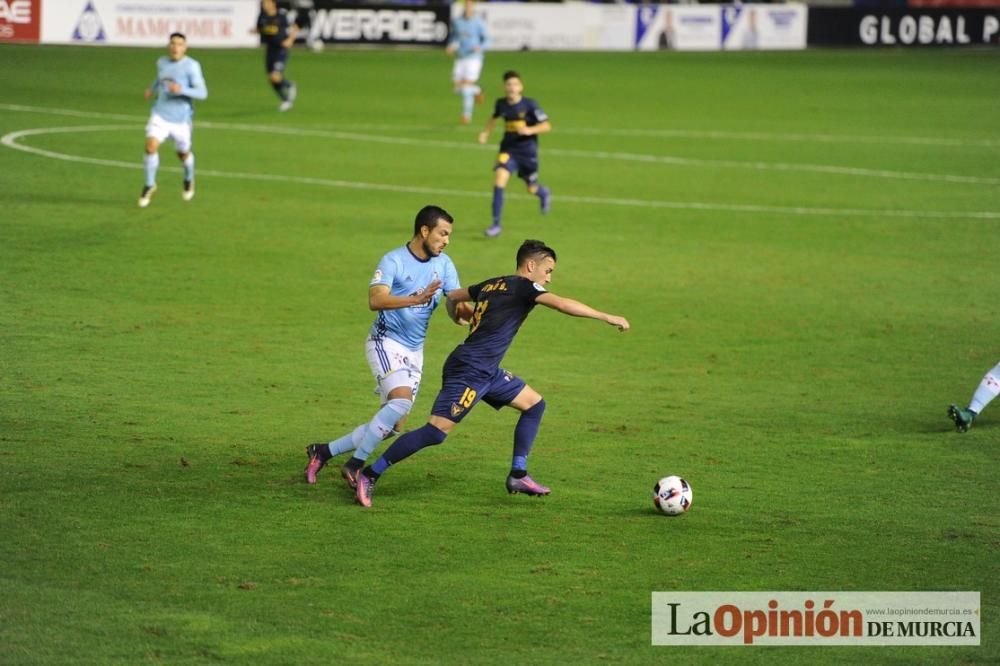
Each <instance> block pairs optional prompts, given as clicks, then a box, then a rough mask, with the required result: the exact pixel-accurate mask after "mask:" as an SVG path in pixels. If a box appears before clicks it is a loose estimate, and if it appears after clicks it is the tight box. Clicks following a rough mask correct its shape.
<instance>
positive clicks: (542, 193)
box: [538, 187, 552, 215]
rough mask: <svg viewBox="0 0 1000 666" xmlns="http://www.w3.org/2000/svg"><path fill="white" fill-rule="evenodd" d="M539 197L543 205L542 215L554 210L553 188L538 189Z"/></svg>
mask: <svg viewBox="0 0 1000 666" xmlns="http://www.w3.org/2000/svg"><path fill="white" fill-rule="evenodd" d="M538 199H539V201H540V203H541V207H542V215H547V214H548V212H549V211H550V210H552V190H550V189H549V188H547V187H541V188H539V189H538Z"/></svg>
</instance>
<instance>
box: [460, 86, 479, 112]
mask: <svg viewBox="0 0 1000 666" xmlns="http://www.w3.org/2000/svg"><path fill="white" fill-rule="evenodd" d="M475 97H476V87H475V86H462V115H463V116H465V117H466V118H471V117H472V105H473V102H474V101H475Z"/></svg>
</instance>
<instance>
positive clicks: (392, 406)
mask: <svg viewBox="0 0 1000 666" xmlns="http://www.w3.org/2000/svg"><path fill="white" fill-rule="evenodd" d="M412 408H413V401H412V400H407V399H406V398H393V399H392V400H390V401H389V402H387V403H385V405H384V406H383V407H382V409H380V410H379V412H378V414H376V415H375V418H373V419H372V420H371V423H369V424H368V428H367V429H366V430H365V434H364V437H363V438H362V440H361V443H360V444H358V448H357V450H356V451H355V452H354V457H355V458H357V459H358V460H368V456H370V455H371V454H372V451H374V450H375V447H376V446H378V443H379V442H381V441H382V440H384V439H387V438H389V437H391V436H392V435H394V434H395V432H396V431H395V430H393V428H395V426H396V423H397V422H399V420H400V419H401V418H403V417H404V416H406V415H407V414H409V413H410V409H412Z"/></svg>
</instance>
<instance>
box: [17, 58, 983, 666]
mask: <svg viewBox="0 0 1000 666" xmlns="http://www.w3.org/2000/svg"><path fill="white" fill-rule="evenodd" d="M161 53H162V51H156V50H138V49H134V50H130V49H110V48H109V49H101V48H73V47H63V48H56V47H26V46H9V45H8V46H3V47H0V68H2V70H3V75H2V80H3V86H2V88H0V135H3V136H4V137H5V138H4V144H3V145H0V210H2V213H0V220H2V222H0V232H2V240H0V302H2V307H0V537H2V538H0V662H3V663H9V664H43V663H45V664H68V663H81V664H136V663H147V662H148V663H215V662H224V663H245V664H304V663H327V664H331V663H332V664H336V663H420V664H439V663H454V664H467V663H483V664H486V663H514V662H517V663H532V664H563V663H602V662H607V663H634V664H651V663H668V662H675V661H683V662H688V663H747V662H753V663H762V664H764V663H766V664H771V663H776V664H803V663H828V664H835V663H896V664H910V663H925V664H942V663H950V664H960V663H963V664H987V663H997V661H998V660H1000V647H998V642H997V630H998V629H1000V625H998V623H997V621H996V617H997V614H998V613H1000V601H998V598H1000V493H998V492H997V490H998V482H997V479H998V478H1000V474H998V472H1000V404H996V405H993V406H992V407H991V408H989V409H987V410H986V411H985V412H984V413H983V415H982V417H981V419H980V420H979V421H978V422H977V424H976V425H975V427H974V428H973V429H972V430H971V431H970V432H968V433H966V434H964V435H960V434H958V433H956V432H954V430H953V428H952V427H951V424H950V422H949V421H948V419H947V417H946V415H945V410H946V408H947V406H948V404H949V403H951V402H958V403H963V404H964V403H966V402H967V401H968V399H969V397H970V395H971V393H972V391H973V390H974V388H975V387H976V385H977V384H978V383H979V381H980V379H981V378H982V376H983V374H984V373H985V372H986V371H987V370H988V369H989V368H991V367H992V366H993V365H994V364H995V363H996V362H997V361H998V360H1000V346H998V341H1000V302H998V299H997V296H998V294H1000V272H998V256H1000V253H998V250H1000V124H998V122H997V119H998V118H1000V95H998V94H997V90H1000V52H998V51H996V50H993V51H989V50H986V51H977V50H969V51H958V50H956V51H934V52H931V51H901V50H900V51H897V50H885V51H877V52H875V51H870V52H860V51H851V50H844V51H824V50H811V51H806V52H799V53H782V54H777V53H774V54H765V53H741V54H739V53H726V54H677V53H662V54H659V53H658V54H646V53H625V54H555V53H493V54H490V55H489V56H488V58H487V64H486V68H485V71H484V77H483V81H484V85H485V87H486V89H487V92H488V94H487V97H488V98H495V97H496V96H499V95H500V93H501V85H500V74H501V72H502V71H503V70H505V69H507V68H516V69H519V70H521V72H522V74H523V77H524V81H525V84H526V94H527V95H529V96H533V97H536V98H537V99H539V100H540V102H541V103H542V106H543V108H544V109H545V110H546V111H547V112H548V113H549V115H550V116H551V118H552V122H553V125H554V131H553V132H552V133H551V134H550V135H547V136H544V137H543V138H542V151H541V165H542V180H543V182H545V183H546V184H547V185H549V186H551V188H552V190H553V192H554V195H555V198H554V205H553V210H552V212H551V214H550V215H549V216H547V217H544V218H543V217H542V216H540V215H539V213H538V210H537V202H536V200H534V199H533V198H531V197H528V196H526V195H525V194H524V189H523V187H521V186H520V184H519V183H517V182H514V181H512V183H511V187H510V189H509V192H510V194H511V196H510V197H509V199H508V205H507V211H506V221H507V224H506V231H505V232H504V234H503V235H502V236H501V237H500V238H498V239H496V240H495V241H488V240H487V239H485V238H483V236H482V234H481V232H482V230H483V228H485V226H487V224H488V223H489V201H490V199H489V196H490V192H491V187H492V180H491V178H492V177H491V172H490V168H491V164H492V159H493V155H494V153H495V149H496V142H495V141H492V140H491V145H490V146H479V145H477V144H476V141H475V137H476V133H477V132H478V130H479V128H480V127H481V124H482V123H483V122H484V121H485V118H486V115H487V109H486V108H484V107H480V108H478V109H477V111H476V117H475V119H474V122H473V125H472V126H471V127H464V128H463V127H460V126H458V124H457V120H458V117H459V113H460V108H459V98H458V97H456V96H454V95H453V94H451V92H450V83H449V74H450V65H449V61H448V60H447V59H446V58H445V56H444V55H443V54H441V53H439V52H413V51H382V50H327V51H326V52H324V53H321V54H314V53H308V52H304V51H296V52H295V53H294V54H293V57H292V59H291V62H290V64H289V74H290V77H291V78H293V79H295V80H296V81H297V82H298V85H299V91H300V93H299V100H298V102H297V103H296V106H295V108H294V110H293V111H291V112H289V113H287V114H279V113H277V104H278V100H277V98H276V97H275V96H274V95H273V93H272V91H271V89H270V87H269V86H268V85H267V82H266V81H265V78H264V73H263V63H262V60H263V56H262V54H261V53H259V52H256V51H230V52H216V51H208V50H200V49H198V48H197V46H196V45H193V46H192V48H191V51H190V55H192V56H194V57H196V58H198V59H200V61H201V62H202V64H203V66H204V70H205V74H206V77H207V80H208V84H209V89H210V95H209V98H208V100H206V101H204V102H201V103H199V104H198V105H197V109H198V110H197V120H196V130H195V153H196V155H197V168H198V170H199V171H198V173H199V175H198V181H197V184H198V194H197V197H196V198H195V199H194V201H192V202H190V203H185V202H183V201H182V200H181V198H180V175H179V171H177V170H176V167H177V162H176V158H175V157H174V155H173V154H172V150H171V148H170V146H166V147H165V148H164V149H162V150H161V164H162V167H163V168H162V169H161V173H160V190H159V192H158V194H157V195H156V197H155V198H154V200H153V203H152V205H151V206H150V207H149V208H148V209H145V210H140V209H139V208H138V207H137V206H136V198H137V197H138V194H139V190H140V189H141V185H142V172H141V170H140V168H139V167H140V165H141V153H142V142H143V131H142V130H143V126H144V124H145V120H146V117H147V115H148V107H147V105H146V103H145V102H144V101H143V99H142V91H143V89H144V87H145V86H147V85H148V84H149V82H150V81H151V79H152V77H153V75H154V73H155V69H154V61H155V58H156V57H158V56H159V55H160V54H161ZM487 106H488V105H487ZM27 130H32V131H33V132H26V131H27ZM494 139H498V136H497V135H494ZM29 151H33V152H29ZM426 203H438V204H440V205H443V206H444V207H445V208H447V209H448V210H449V211H451V212H452V213H453V214H454V215H455V217H456V224H455V234H454V237H453V243H452V245H451V247H450V248H449V250H448V252H449V254H450V255H451V256H452V258H453V259H454V260H455V262H456V264H457V266H458V268H459V271H460V274H461V277H462V280H463V282H464V283H466V284H468V283H472V282H473V281H478V280H480V279H483V278H486V277H490V276H493V275H496V274H500V273H505V272H509V271H511V270H513V255H514V250H515V248H516V246H517V245H518V244H519V243H520V241H521V240H523V239H524V238H541V239H543V240H545V241H546V242H548V243H549V244H551V245H552V246H554V247H555V248H556V250H557V251H558V252H559V256H560V261H559V266H558V270H557V271H556V274H555V279H554V281H553V284H552V290H553V291H554V292H555V293H557V294H561V295H566V296H570V297H574V298H577V299H579V300H583V301H585V302H587V303H590V304H592V305H594V306H596V307H598V308H601V309H604V310H607V311H610V312H613V313H616V314H622V315H624V316H626V317H628V318H629V319H630V321H631V323H632V326H633V329H632V330H631V331H630V332H628V333H627V334H624V335H621V334H618V333H617V332H616V331H614V330H613V329H611V328H610V327H607V326H604V325H602V324H599V323H597V322H593V321H588V320H574V319H570V318H567V317H564V316H561V315H558V314H556V313H554V312H552V311H550V310H547V309H545V308H539V309H538V311H536V312H535V313H534V314H533V315H532V316H531V317H530V318H529V319H528V322H527V323H526V324H525V326H524V328H523V329H522V331H521V333H520V335H519V337H518V339H517V341H516V342H515V344H514V346H513V348H512V349H511V351H510V353H509V354H508V356H507V358H506V360H505V363H504V365H505V367H507V368H508V369H510V370H512V371H514V372H516V373H517V374H519V375H521V376H522V377H524V378H525V379H526V380H527V381H528V382H529V383H530V384H531V385H532V386H533V387H534V388H536V389H537V390H539V391H540V392H541V393H542V394H543V395H544V396H545V397H546V399H547V402H548V410H547V412H546V417H545V420H544V422H543V424H542V429H541V433H540V435H539V438H538V440H537V442H536V445H535V449H534V453H533V455H532V457H531V465H530V468H531V471H532V473H533V475H534V476H535V477H536V478H538V479H539V480H540V481H542V482H543V483H546V484H548V485H550V486H552V488H553V494H552V495H551V496H550V497H547V498H544V499H534V498H527V497H523V496H508V495H507V494H506V493H505V492H504V488H503V481H504V478H505V475H506V472H507V469H508V466H509V456H510V446H511V433H512V429H513V425H514V422H515V414H514V413H513V412H512V411H511V410H504V411H503V412H501V413H499V414H497V413H494V412H493V411H492V410H490V409H488V408H486V407H480V408H479V409H477V410H476V411H475V412H474V413H473V414H472V415H471V416H470V417H469V418H468V419H466V420H465V422H463V424H462V425H461V426H460V427H459V428H458V429H457V430H456V431H455V432H454V433H453V434H452V436H451V437H450V438H449V440H448V441H447V442H446V443H445V444H444V445H443V446H441V447H436V448H433V449H430V450H428V451H424V452H421V453H420V454H418V455H417V456H415V457H413V458H411V459H410V460H408V461H406V462H405V463H404V464H402V465H399V466H398V467H396V468H394V469H393V470H391V471H390V472H389V473H388V474H387V475H386V476H385V477H384V478H383V480H382V481H381V482H380V484H379V486H378V488H377V492H376V495H375V498H374V499H375V506H374V507H373V508H372V509H371V510H368V511H365V510H361V509H360V508H359V507H357V506H356V505H354V504H353V502H352V497H351V495H350V494H349V492H348V491H347V489H346V487H345V486H344V485H343V484H342V482H341V481H340V479H339V478H338V477H337V476H336V474H334V473H332V472H331V471H330V470H327V471H325V472H324V474H323V476H322V478H321V483H320V484H318V485H317V486H314V487H309V486H307V485H306V484H305V483H303V482H302V478H301V470H302V467H303V465H304V463H305V457H304V454H303V446H304V445H305V444H307V443H309V442H312V441H318V440H321V439H331V438H334V437H336V436H339V435H340V434H342V433H343V432H345V431H347V430H348V429H349V428H351V427H353V426H354V425H356V424H357V423H359V422H360V421H361V420H364V419H367V418H368V417H369V416H370V415H371V414H372V413H373V411H374V409H375V408H376V406H377V404H376V401H375V398H374V396H373V395H372V394H371V386H372V381H371V378H370V375H369V373H368V369H367V366H366V364H365V361H364V356H363V340H364V336H365V334H366V332H367V329H368V326H369V325H370V322H371V319H372V316H371V314H370V313H369V312H368V310H367V301H366V291H367V281H368V279H369V277H370V274H371V272H372V270H373V268H374V266H375V263H376V262H377V260H378V259H379V257H380V256H381V255H382V254H383V253H384V252H386V251H387V250H389V249H391V248H392V247H395V246H397V245H400V244H402V243H403V242H405V241H406V240H407V239H408V238H409V229H410V227H411V224H412V218H413V214H414V213H415V211H416V210H417V209H418V208H419V207H420V206H422V205H424V204H426ZM462 337H463V331H462V330H461V329H459V328H458V327H455V326H453V325H451V324H450V323H449V322H447V321H446V318H445V317H444V316H442V315H439V316H437V317H435V320H434V322H433V325H432V327H431V331H430V335H429V339H428V346H427V349H426V360H425V364H426V365H425V380H424V383H423V387H422V391H421V393H420V395H419V397H418V400H417V404H416V406H415V410H414V414H413V415H412V418H411V421H410V426H411V427H415V426H418V425H420V424H421V423H422V422H423V419H424V418H425V416H426V414H427V412H428V410H429V408H430V404H431V401H432V399H433V396H434V394H435V393H436V391H437V388H438V386H439V378H440V367H441V363H442V361H443V360H444V358H445V356H446V355H447V354H448V352H449V351H450V350H451V349H452V348H453V347H454V346H455V345H456V344H458V343H459V342H460V341H461V340H462ZM380 450H382V449H381V448H380ZM667 474H679V475H682V476H684V477H685V478H687V479H688V480H689V481H690V482H691V484H692V486H693V489H694V505H693V509H692V510H691V512H690V513H688V514H687V515H684V516H682V517H680V518H676V519H670V518H666V517H663V516H660V515H658V514H657V513H656V512H655V510H654V509H653V505H652V502H651V489H652V486H653V484H654V483H655V481H656V480H657V479H658V478H660V477H661V476H665V475H667ZM668 590H684V591H695V590H979V591H981V593H982V600H983V611H982V612H983V636H982V645H981V646H980V647H978V648H946V647H931V648H743V649H739V648H726V649H708V648H689V649H677V648H658V647H653V646H651V644H650V640H651V636H650V605H651V600H650V595H651V592H653V591H668Z"/></svg>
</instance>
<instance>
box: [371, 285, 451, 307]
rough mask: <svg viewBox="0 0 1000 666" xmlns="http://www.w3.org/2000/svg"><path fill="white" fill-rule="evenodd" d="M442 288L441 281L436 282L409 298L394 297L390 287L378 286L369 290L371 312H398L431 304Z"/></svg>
mask: <svg viewBox="0 0 1000 666" xmlns="http://www.w3.org/2000/svg"><path fill="white" fill-rule="evenodd" d="M440 288H441V280H434V281H433V282H431V283H430V284H429V285H427V286H426V287H425V288H424V289H423V290H422V291H420V292H419V293H416V294H410V295H409V296H393V295H392V294H390V293H389V286H388V285H385V284H377V285H375V286H374V287H371V288H370V289H369V290H368V309H369V310H398V309H400V308H408V307H411V306H413V305H425V304H426V303H430V301H431V299H432V298H434V294H436V293H437V290H438V289H440Z"/></svg>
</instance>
